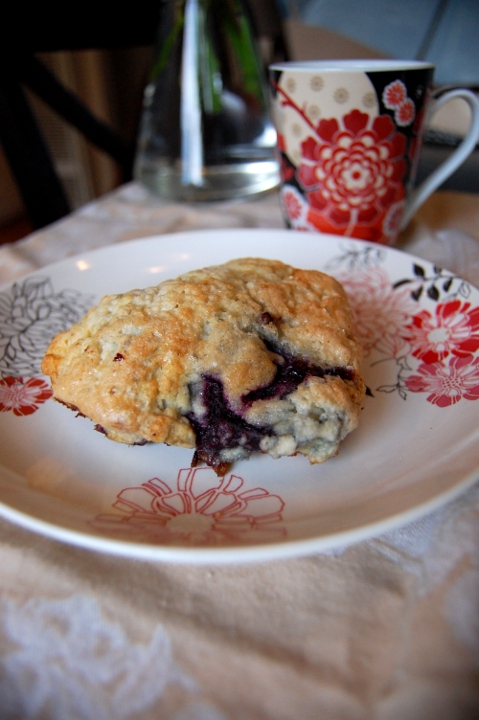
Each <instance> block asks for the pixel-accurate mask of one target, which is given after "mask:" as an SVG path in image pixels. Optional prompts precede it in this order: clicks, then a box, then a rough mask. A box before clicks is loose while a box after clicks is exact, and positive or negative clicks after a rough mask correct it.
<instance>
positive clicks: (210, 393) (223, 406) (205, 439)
mask: <svg viewBox="0 0 479 720" xmlns="http://www.w3.org/2000/svg"><path fill="white" fill-rule="evenodd" d="M265 344H266V346H267V347H268V350H270V351H271V352H273V353H274V354H275V355H276V356H277V358H276V359H275V364H276V367H277V370H276V373H275V376H274V378H273V380H272V382H271V383H269V384H268V385H266V386H264V387H260V388H257V389H255V390H252V391H251V392H249V393H246V394H245V395H243V396H242V398H241V401H242V403H243V405H244V407H245V408H247V407H248V406H251V405H252V404H253V403H254V402H256V401H257V400H265V399H269V398H274V397H277V398H279V399H282V398H284V397H285V396H286V395H289V394H290V393H292V392H294V390H296V388H297V387H298V386H299V385H300V384H301V383H302V382H304V380H305V379H306V377H308V376H310V375H311V376H314V377H324V376H325V375H336V376H339V377H341V378H342V379H343V380H352V378H353V370H352V369H348V368H344V367H329V368H328V367H327V368H323V367H319V366H317V365H313V364H312V363H310V362H308V361H307V360H303V359H300V358H295V357H293V356H291V355H289V354H287V353H285V352H284V351H283V350H282V349H281V350H278V348H277V347H274V346H273V345H272V344H271V343H268V342H265ZM191 390H192V394H195V389H194V388H191ZM196 392H197V391H196ZM199 394H200V397H201V401H202V405H203V407H204V408H205V412H204V414H203V415H201V416H200V417H198V416H197V415H196V414H194V413H189V414H188V415H187V417H188V420H189V421H190V423H191V425H192V426H193V429H194V431H195V434H196V447H197V450H196V453H195V456H194V459H193V465H196V464H198V462H205V463H206V464H207V465H210V466H211V467H213V468H215V470H216V471H217V472H218V473H223V474H224V472H226V471H227V469H228V466H229V463H225V462H224V460H222V459H221V451H223V450H227V449H231V448H238V447H241V448H243V449H244V450H245V451H246V453H247V454H249V453H251V452H254V451H256V450H259V448H260V441H261V439H262V438H263V437H264V436H265V435H268V434H271V433H272V428H270V427H262V426H260V427H258V426H255V425H251V424H250V423H248V422H247V421H246V420H244V419H243V418H242V417H241V416H240V415H238V414H237V413H235V412H233V410H231V408H230V407H229V405H228V401H227V399H226V397H225V393H224V388H223V384H222V382H221V381H220V380H218V379H217V378H213V377H210V376H207V375H204V376H203V378H202V383H201V389H200V391H199Z"/></svg>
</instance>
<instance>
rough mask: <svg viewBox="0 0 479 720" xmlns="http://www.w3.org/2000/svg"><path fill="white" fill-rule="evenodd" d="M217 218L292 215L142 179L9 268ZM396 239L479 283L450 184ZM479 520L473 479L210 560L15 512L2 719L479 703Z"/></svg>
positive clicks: (476, 254) (320, 711)
mask: <svg viewBox="0 0 479 720" xmlns="http://www.w3.org/2000/svg"><path fill="white" fill-rule="evenodd" d="M222 227H277V228H280V227H283V222H282V219H281V215H280V211H279V206H278V200H277V197H276V195H274V194H273V195H270V196H267V197H263V198H260V199H255V200H250V201H237V202H236V201H235V202H227V203H217V204H208V205H182V204H171V203H170V204H166V203H161V202H158V201H154V200H152V199H151V198H149V197H148V196H147V194H146V192H144V191H143V190H142V189H141V188H140V187H139V186H138V185H136V184H130V185H127V186H125V187H123V188H121V189H119V190H118V191H116V192H114V193H112V194H111V195H109V196H106V197H104V198H102V199H101V200H99V201H97V202H95V203H92V204H90V205H88V206H86V207H85V208H83V209H82V210H81V211H79V212H77V213H75V214H73V215H71V216H69V217H68V218H66V219H65V220H62V221H60V222H58V223H56V224H55V225H53V226H50V227H48V228H45V229H44V230H41V231H39V232H36V233H34V234H33V235H31V236H29V237H27V238H26V239H24V240H22V241H20V242H18V243H15V244H13V245H9V246H3V247H2V248H0V281H9V280H12V279H15V278H18V277H20V276H21V275H23V274H24V273H26V272H29V271H30V270H33V269H36V268H38V267H41V266H44V265H46V264H49V263H51V262H53V261H56V260H59V259H61V258H64V257H67V256H71V255H74V254H77V253H79V252H81V251H83V250H85V249H91V248H96V247H100V246H104V245H107V244H110V243H115V242H123V241H125V240H130V239H132V238H136V237H140V236H143V237H144V236H148V235H152V234H157V233H166V232H175V231H179V230H189V229H198V228H222ZM401 247H403V248H404V249H407V250H408V251H409V252H412V253H414V254H417V255H419V256H421V257H423V258H425V259H428V260H432V261H433V262H435V263H437V264H439V265H441V266H443V267H447V268H449V269H450V270H453V271H455V272H456V273H458V274H459V275H461V276H463V277H465V278H466V279H468V280H470V281H471V282H472V283H474V284H475V285H479V199H478V198H477V196H472V195H460V194H455V193H437V194H436V195H434V196H433V197H432V198H431V199H430V200H429V201H428V203H427V204H426V205H425V206H424V207H423V209H422V210H421V211H420V212H419V213H418V216H417V218H416V220H415V221H414V223H413V224H412V226H411V227H410V228H409V229H408V231H407V232H406V233H405V235H404V236H403V237H402V238H401ZM0 441H1V439H0ZM478 520H479V485H475V486H473V487H472V488H470V489H469V490H468V491H466V492H464V493H463V494H461V495H460V496H459V497H457V498H456V499H455V500H453V501H452V502H450V503H449V504H448V505H446V506H444V507H442V508H441V509H439V510H437V511H436V512H434V513H432V514H430V515H427V516H425V517H423V518H422V519H420V520H417V521H415V522H414V523H412V524H409V525H406V526H404V527H401V528H400V529H396V530H394V531H391V532H389V533H386V534H384V535H382V536H380V537H375V538H373V539H371V540H368V541H365V542H361V543H358V544H356V545H352V546H349V547H347V548H339V549H338V550H336V551H334V552H328V553H318V554H316V555H313V556H310V557H305V558H296V559H288V560H277V561H271V562H262V563H255V564H245V565H231V566H228V565H226V566H206V567H204V566H201V567H194V566H188V565H181V566H176V565H168V564H162V563H152V562H146V561H138V560H131V559H124V558H120V557H112V556H108V555H103V554H99V553H95V552H91V551H88V550H83V549H79V548H74V547H70V546H67V545H63V544H61V543H58V542H55V541H53V540H50V539H46V538H44V537H41V536H37V535H35V534H32V533H30V532H28V531H26V530H24V529H21V528H19V527H17V526H15V525H12V524H10V523H8V522H6V521H3V520H2V521H0V718H2V720H3V718H8V719H10V718H12V719H13V718H15V719H17V718H22V719H23V718H39V719H40V718H41V719H42V720H43V719H45V718H48V719H49V718H54V719H55V720H65V719H66V718H68V719H69V720H72V719H76V718H82V719H85V720H93V719H95V720H103V719H105V720H107V719H110V718H112V719H115V720H122V719H127V718H135V719H136V718H138V719H140V720H142V719H145V720H146V719H150V718H151V719H153V718H155V720H157V719H159V718H161V719H162V720H252V719H253V718H254V720H283V719H284V720H292V719H293V718H294V720H319V719H321V720H349V719H351V720H353V719H354V720H371V719H373V718H374V719H375V720H393V719H394V720H423V719H429V718H430V719H431V720H469V719H470V720H472V719H473V718H477V717H479V522H478Z"/></svg>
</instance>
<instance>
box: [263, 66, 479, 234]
mask: <svg viewBox="0 0 479 720" xmlns="http://www.w3.org/2000/svg"><path fill="white" fill-rule="evenodd" d="M433 73H434V66H433V65H431V64H430V63H425V62H417V61H409V60H331V61H329V60H328V61H306V62H282V63H276V64H273V65H271V66H270V87H271V92H272V112H273V119H274V122H275V125H276V130H277V137H278V144H277V149H278V153H279V156H280V166H281V188H280V193H281V206H282V210H283V214H284V217H285V221H286V224H287V225H288V227H291V228H294V229H303V230H312V231H317V232H320V233H321V232H322V233H333V234H337V235H345V236H348V237H352V238H360V239H363V240H369V241H372V242H377V243H382V244H384V245H392V244H394V242H395V241H396V239H397V236H398V233H399V231H400V230H402V229H403V228H405V227H406V225H407V224H408V222H409V220H410V219H411V217H412V216H413V215H414V213H415V212H416V210H417V209H418V208H419V207H420V205H422V203H423V202H424V201H425V200H426V199H427V198H428V197H429V195H431V193H432V192H434V190H436V189H437V188H438V187H439V186H440V185H441V184H442V183H443V182H444V180H445V179H446V178H448V177H449V176H450V175H451V174H452V173H453V172H454V171H455V170H456V169H457V168H458V167H459V165H461V163H463V162H464V160H465V159H466V158H467V156H468V155H469V154H470V153H471V152H472V150H473V149H474V147H475V145H476V143H477V141H478V139H479V100H478V99H477V97H476V96H475V95H474V94H473V93H472V92H470V91H469V90H464V89H454V90H450V91H449V92H445V93H444V94H441V95H439V96H437V95H435V93H434V92H433V89H432V80H433ZM454 98H462V99H463V100H465V101H466V102H467V104H468V105H469V107H470V110H471V115H472V119H471V124H470V128H469V131H468V133H467V136H466V137H465V138H464V140H463V141H462V142H461V144H460V145H459V146H458V147H457V148H456V149H455V150H454V151H453V152H452V154H451V155H450V156H449V157H448V158H447V160H445V161H444V162H443V163H442V164H441V165H440V166H439V167H438V168H437V169H436V170H435V171H434V172H433V173H431V175H429V177H427V178H426V180H425V181H424V182H423V183H422V184H421V185H420V186H419V187H418V188H416V189H413V186H414V179H415V176H416V170H417V165H418V161H419V155H420V151H421V143H422V138H423V135H424V129H425V122H426V120H429V119H430V117H431V115H432V114H434V113H435V112H436V111H437V110H438V109H439V108H440V107H442V106H443V105H444V104H445V103H446V102H449V101H450V100H452V99H454Z"/></svg>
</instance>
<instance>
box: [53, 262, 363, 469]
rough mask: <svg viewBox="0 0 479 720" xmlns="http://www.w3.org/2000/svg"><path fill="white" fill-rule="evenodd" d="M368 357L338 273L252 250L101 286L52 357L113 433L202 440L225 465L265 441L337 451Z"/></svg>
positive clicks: (137, 438) (63, 386) (74, 398)
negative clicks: (134, 286)
mask: <svg viewBox="0 0 479 720" xmlns="http://www.w3.org/2000/svg"><path fill="white" fill-rule="evenodd" d="M360 362H361V347H360V344H359V342H358V340H357V339H356V338H355V337H354V335H353V329H352V311H351V309H350V307H349V304H348V301H347V297H346V293H345V291H344V290H343V288H342V286H341V285H340V284H339V283H338V282H337V281H336V280H335V279H334V278H332V277H330V276H329V275H326V274H324V273H321V272H318V271H316V270H298V269H295V268H292V267H290V266H289V265H285V264H283V263H281V262H279V261H275V260H265V259H258V258H245V259H240V260H233V261H231V262H228V263H226V264H224V265H219V266H217V267H209V268H204V269H201V270H194V271H192V272H189V273H186V274H184V275H182V276H180V277H178V278H177V279H174V280H166V281H164V282H162V283H161V284H160V285H157V286H156V287H149V288H146V289H142V290H132V291H131V292H127V293H124V294H122V295H109V296H106V297H104V298H103V299H102V300H101V301H100V303H99V304H98V305H97V306H96V307H94V308H92V309H91V310H90V311H89V312H88V313H87V315H86V316H85V317H84V318H83V319H82V320H81V321H80V322H79V323H77V324H76V325H74V326H73V327H72V328H71V329H70V330H67V331H64V332H61V333H60V334H59V335H57V336H56V337H55V338H54V339H53V340H52V342H51V344H50V346H49V348H48V350H47V352H46V355H45V357H44V359H43V363H42V371H43V373H45V374H46V375H49V376H50V377H51V382H52V387H53V392H54V396H55V398H56V399H57V400H59V401H61V402H62V403H64V404H66V405H67V406H69V407H70V408H72V409H73V410H75V411H76V412H78V413H80V414H82V415H84V416H86V417H88V418H90V419H91V420H93V422H94V423H96V429H98V430H100V431H101V432H103V433H104V434H105V435H106V436H107V437H108V438H110V439H111V440H115V441H117V442H122V443H129V444H138V443H139V444H143V443H145V442H155V443H167V444H168V445H180V446H183V447H187V448H194V449H195V454H194V458H193V464H197V463H207V464H208V465H210V466H212V467H213V468H215V470H216V472H217V473H218V474H220V475H221V474H224V473H225V472H226V470H227V469H228V467H229V465H230V464H231V463H232V462H233V461H235V460H239V459H243V458H247V457H248V456H249V455H250V453H251V452H254V451H257V450H259V451H263V452H265V453H269V454H270V455H271V456H272V457H274V458H278V457H280V456H284V455H294V454H295V453H298V452H299V453H302V454H303V455H306V456H307V457H308V458H309V460H310V461H311V462H312V463H320V462H323V461H324V460H327V459H328V458H330V457H331V456H333V455H335V454H336V453H337V450H338V445H339V443H340V441H341V440H342V439H343V438H344V437H345V436H346V435H347V434H348V433H349V432H350V431H351V430H353V429H354V428H355V427H356V426H357V424H358V420H359V415H360V410H361V403H362V400H363V397H364V393H365V385H364V382H363V379H362V377H361V374H360Z"/></svg>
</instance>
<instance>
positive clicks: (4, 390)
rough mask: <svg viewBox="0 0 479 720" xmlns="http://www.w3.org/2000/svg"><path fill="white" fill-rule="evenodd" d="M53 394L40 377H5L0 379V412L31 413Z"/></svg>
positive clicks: (20, 414)
mask: <svg viewBox="0 0 479 720" xmlns="http://www.w3.org/2000/svg"><path fill="white" fill-rule="evenodd" d="M52 395H53V393H52V391H51V389H50V387H49V385H48V384H47V383H46V382H45V380H42V378H38V377H33V378H27V379H24V378H22V377H5V378H2V379H0V412H9V411H11V412H13V414H14V415H18V416H23V415H32V414H33V413H34V412H36V411H37V410H38V406H39V405H42V403H44V402H45V401H46V400H48V399H49V398H51V397H52Z"/></svg>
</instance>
